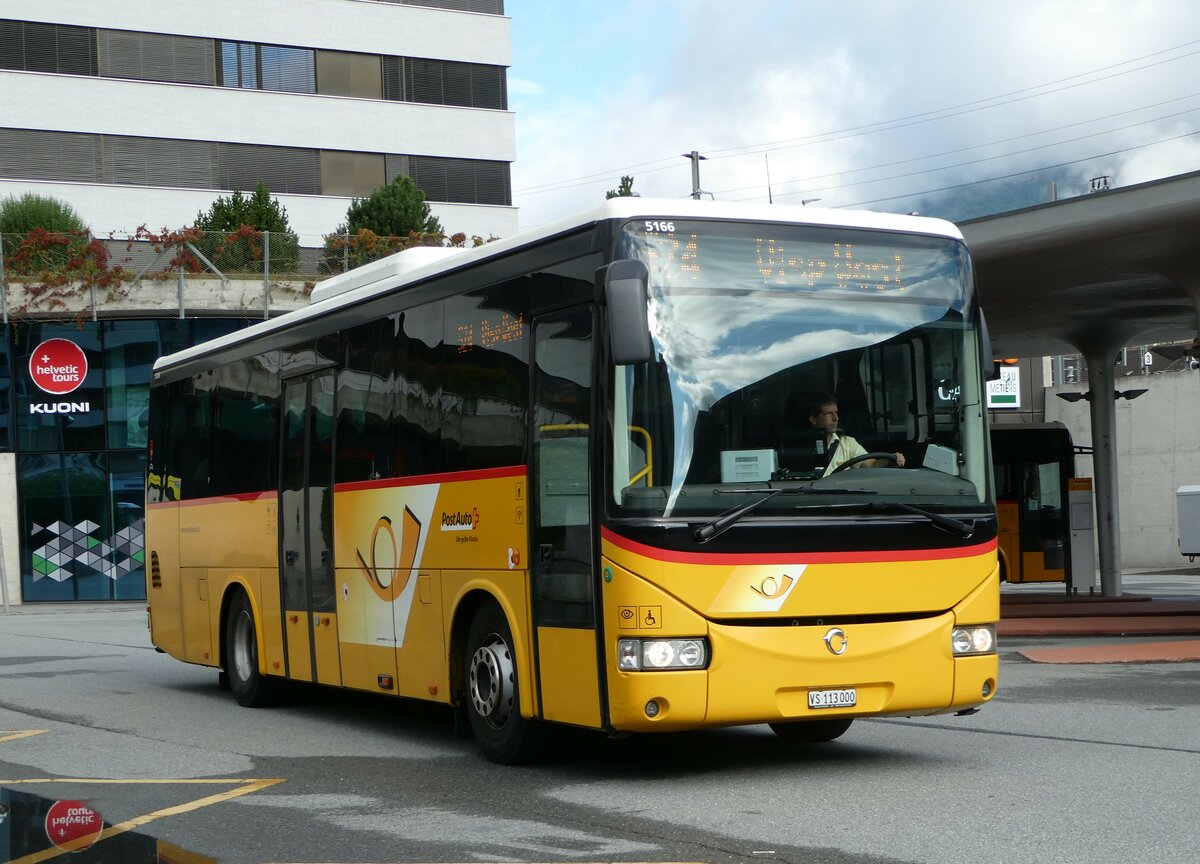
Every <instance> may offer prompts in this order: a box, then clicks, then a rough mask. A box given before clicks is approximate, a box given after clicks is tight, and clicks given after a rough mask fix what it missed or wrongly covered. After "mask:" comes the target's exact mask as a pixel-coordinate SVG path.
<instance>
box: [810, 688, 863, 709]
mask: <svg viewBox="0 0 1200 864" xmlns="http://www.w3.org/2000/svg"><path fill="white" fill-rule="evenodd" d="M857 702H858V691H857V690H855V689H854V688H853V687H847V688H845V689H844V690H809V691H808V707H809V708H853V707H854V705H855V704H856V703H857Z"/></svg>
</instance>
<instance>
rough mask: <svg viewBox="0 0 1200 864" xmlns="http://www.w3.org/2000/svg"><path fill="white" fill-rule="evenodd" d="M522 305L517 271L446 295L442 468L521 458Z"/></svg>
mask: <svg viewBox="0 0 1200 864" xmlns="http://www.w3.org/2000/svg"><path fill="white" fill-rule="evenodd" d="M528 309H529V294H528V283H527V282H526V281H525V280H522V279H517V280H512V281H511V282H507V283H503V284H501V285H497V286H494V287H492V288H487V289H484V290H482V291H473V292H471V293H469V294H464V295H462V296H460V297H453V298H450V299H448V300H447V301H446V327H445V333H446V342H447V343H448V344H447V348H448V349H451V350H452V351H453V359H452V360H451V361H450V362H449V363H448V364H447V365H446V367H445V378H444V385H443V386H444V390H443V393H442V435H443V441H442V458H443V468H442V470H443V471H464V470H471V469H476V468H497V467H501V466H505V465H516V464H520V463H521V462H523V461H524V442H525V418H526V402H527V392H528V386H529V360H528V357H529V324H528Z"/></svg>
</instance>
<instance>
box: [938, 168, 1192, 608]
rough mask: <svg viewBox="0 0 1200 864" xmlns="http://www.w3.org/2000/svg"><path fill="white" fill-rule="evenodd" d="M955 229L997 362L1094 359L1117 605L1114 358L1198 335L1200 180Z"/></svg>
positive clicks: (1108, 566) (1103, 526)
mask: <svg viewBox="0 0 1200 864" xmlns="http://www.w3.org/2000/svg"><path fill="white" fill-rule="evenodd" d="M959 228H960V229H961V230H962V232H963V236H964V237H965V238H966V241H967V245H968V246H969V247H970V249H971V256H972V260H973V261H974V264H975V276H976V281H977V283H978V285H979V293H980V302H981V303H982V305H983V309H984V313H985V315H986V316H987V323H988V327H989V329H990V333H991V338H992V348H993V356H996V357H1038V356H1046V355H1051V354H1065V353H1075V352H1078V353H1081V354H1083V355H1084V357H1085V358H1086V360H1087V365H1088V383H1089V387H1090V388H1091V390H1090V391H1089V393H1088V394H1087V395H1088V401H1089V403H1090V410H1091V420H1092V446H1093V455H1092V468H1093V472H1094V475H1095V476H1094V480H1095V487H1096V490H1095V491H1096V530H1097V549H1098V552H1099V569H1100V588H1101V593H1102V594H1104V595H1105V596H1119V595H1120V594H1121V593H1122V592H1121V542H1120V527H1119V526H1120V524H1121V521H1120V512H1119V505H1118V501H1119V496H1118V490H1117V446H1116V405H1115V397H1116V389H1115V383H1116V382H1115V377H1114V371H1113V359H1114V358H1115V356H1116V354H1117V352H1118V351H1120V349H1121V348H1123V347H1125V346H1127V345H1130V344H1139V343H1140V344H1146V343H1152V342H1167V341H1178V340H1185V339H1189V338H1192V337H1194V336H1196V335H1197V333H1198V332H1200V243H1197V238H1200V172H1193V173H1191V174H1182V175H1178V176H1175V177H1168V178H1166V179H1164V180H1156V181H1153V182H1150V183H1142V184H1139V185H1136V186H1127V187H1125V188H1118V189H1111V190H1104V191H1101V192H1096V193H1092V194H1089V195H1084V196H1081V197H1078V198H1071V199H1067V200H1065V201H1054V202H1050V203H1048V204H1042V205H1040V206H1037V207H1030V208H1027V209H1025V210H1016V211H1013V212H1010V213H1001V214H998V215H995V216H988V217H986V218H983V219H975V220H971V221H968V222H964V223H961V224H960V225H959ZM1109 394H1112V395H1111V396H1110V395H1109Z"/></svg>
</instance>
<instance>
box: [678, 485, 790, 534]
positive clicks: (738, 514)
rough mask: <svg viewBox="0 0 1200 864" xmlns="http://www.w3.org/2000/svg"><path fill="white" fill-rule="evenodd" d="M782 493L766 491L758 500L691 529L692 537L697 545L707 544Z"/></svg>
mask: <svg viewBox="0 0 1200 864" xmlns="http://www.w3.org/2000/svg"><path fill="white" fill-rule="evenodd" d="M782 491H784V490H783V489H770V490H768V491H767V493H766V494H765V495H763V497H761V498H758V499H756V500H754V501H751V502H750V503H749V504H743V505H742V506H741V507H735V508H734V509H733V510H730V511H729V512H728V513H723V514H722V515H720V516H718V517H717V518H716V519H714V520H713V521H711V522H708V523H705V524H704V525H697V526H696V527H695V528H693V529H692V536H693V537H695V538H696V542H697V543H707V542H708V541H709V540H711V539H712V538H714V537H716V536H717V535H718V534H720V533H721V532H722V531H724V530H725V529H726V528H728V527H729V526H730V525H732V524H733V523H734V522H736V521H738V520H739V519H741V518H742V517H743V516H745V515H746V514H747V513H749V512H750V511H751V510H753V509H754V508H755V507H758V506H760V505H762V504H765V503H767V502H768V501H770V500H771V499H772V498H774V497H775V496H776V495H778V494H779V493H780V492H782Z"/></svg>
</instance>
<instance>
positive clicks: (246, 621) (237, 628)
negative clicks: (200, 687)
mask: <svg viewBox="0 0 1200 864" xmlns="http://www.w3.org/2000/svg"><path fill="white" fill-rule="evenodd" d="M225 671H226V673H227V674H228V677H229V687H230V689H231V690H233V695H234V696H235V697H236V698H237V701H238V704H239V705H243V706H245V707H247V708H261V707H263V706H264V705H269V704H270V703H271V696H272V691H273V689H274V688H273V686H272V685H273V683H274V682H272V681H268V680H267V679H266V677H265V676H264V675H263V674H262V673H261V672H259V671H258V629H257V627H256V626H255V624H254V612H253V610H252V609H251V608H250V598H249V597H247V596H246V592H244V591H241V590H238V591H237V592H235V593H234V595H233V598H232V599H231V600H230V602H229V616H228V617H227V618H226V619H225Z"/></svg>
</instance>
